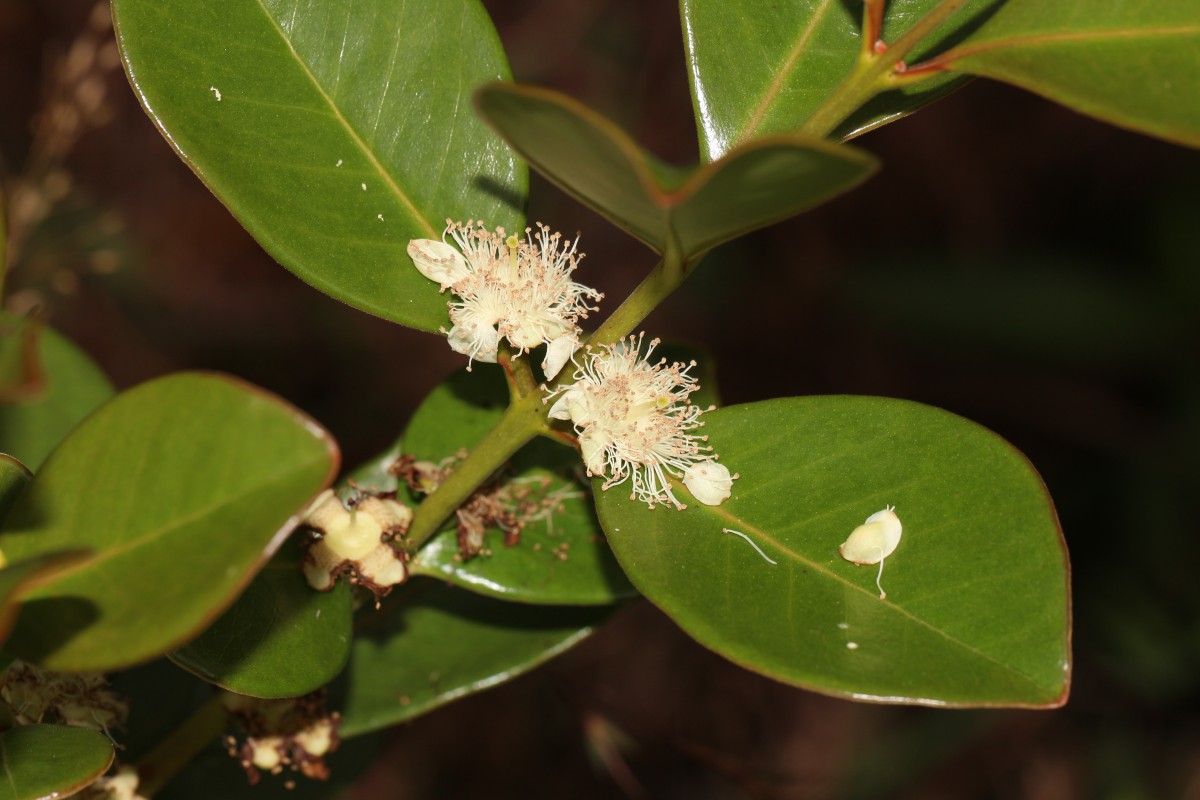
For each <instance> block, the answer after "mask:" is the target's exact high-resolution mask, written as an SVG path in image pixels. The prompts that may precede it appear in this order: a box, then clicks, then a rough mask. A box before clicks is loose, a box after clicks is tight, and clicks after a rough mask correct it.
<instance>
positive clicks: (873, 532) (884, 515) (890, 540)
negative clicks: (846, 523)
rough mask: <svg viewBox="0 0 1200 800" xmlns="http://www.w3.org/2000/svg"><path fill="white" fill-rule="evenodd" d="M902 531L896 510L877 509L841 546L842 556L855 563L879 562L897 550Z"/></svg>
mask: <svg viewBox="0 0 1200 800" xmlns="http://www.w3.org/2000/svg"><path fill="white" fill-rule="evenodd" d="M902 532H903V526H902V525H901V524H900V518H899V517H897V516H896V512H895V511H894V510H892V509H890V508H885V509H884V510H883V511H877V512H875V513H874V514H872V515H871V516H869V517H867V521H866V522H865V523H863V524H862V525H859V526H858V527H857V528H855V529H854V530H853V531H852V532H851V533H850V538H848V539H846V541H845V543H844V544H843V545H842V547H841V554H842V558H844V559H846V560H847V561H853V562H854V563H855V564H878V563H879V562H880V561H882V560H883V559H885V558H887V557H888V556H890V555H891V554H892V552H893V551H895V549H896V546H897V545H899V544H900V534H901V533H902Z"/></svg>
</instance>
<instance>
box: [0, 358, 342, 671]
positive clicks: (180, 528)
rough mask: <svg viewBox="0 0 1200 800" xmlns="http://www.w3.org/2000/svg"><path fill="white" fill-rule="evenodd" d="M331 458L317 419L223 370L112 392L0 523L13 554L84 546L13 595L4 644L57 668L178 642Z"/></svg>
mask: <svg viewBox="0 0 1200 800" xmlns="http://www.w3.org/2000/svg"><path fill="white" fill-rule="evenodd" d="M337 461H338V454H337V448H336V445H335V444H334V443H333V441H332V440H331V439H330V438H329V436H328V434H327V433H326V432H325V431H324V430H322V429H321V428H320V427H319V426H318V425H317V424H316V423H315V422H313V421H312V420H311V419H309V418H307V417H305V416H304V415H302V414H301V413H300V412H299V411H297V410H296V409H294V408H292V407H290V406H288V405H286V404H284V403H283V402H282V401H280V400H278V399H277V398H275V397H272V396H270V395H267V394H266V393H265V392H262V391H261V390H257V389H253V388H251V387H249V386H246V385H244V384H241V383H239V382H237V381H234V380H232V379H229V378H225V377H221V376H216V375H202V374H187V373H183V374H178V375H173V376H169V377H166V378H162V379H159V380H156V381H151V382H149V383H146V384H143V385H141V386H139V387H137V388H135V389H132V390H130V391H128V392H125V393H123V394H122V395H120V396H119V397H117V398H116V399H114V400H113V401H112V402H110V403H108V404H107V405H105V406H103V407H102V408H101V409H100V410H98V411H97V412H96V413H94V414H92V415H91V416H90V417H88V419H87V420H86V421H84V423H83V424H81V425H80V426H79V427H78V428H76V429H75V431H74V432H72V433H71V435H70V436H68V437H67V439H66V440H64V441H63V443H62V444H61V445H60V446H59V447H58V448H57V449H56V450H55V451H54V453H53V454H52V455H51V457H50V458H49V460H47V462H46V464H45V466H44V467H43V468H42V469H41V470H40V471H39V472H38V474H37V475H36V476H35V477H34V479H33V481H32V482H31V483H30V484H29V487H28V488H27V489H26V490H25V491H24V492H22V493H21V496H20V497H19V498H18V500H17V502H16V504H15V505H14V506H13V508H12V510H11V511H10V512H9V514H8V516H7V518H6V519H5V520H4V524H3V527H2V528H0V550H2V551H3V552H4V554H5V556H7V557H8V558H9V559H11V560H17V559H26V558H33V557H35V556H38V555H42V554H45V553H51V552H55V551H58V550H62V549H66V548H78V547H85V548H89V549H91V550H93V551H94V552H93V554H92V555H91V556H89V557H87V558H85V559H84V560H82V561H80V562H78V563H77V564H75V565H73V566H72V567H70V568H69V569H68V570H66V571H65V572H64V573H62V574H59V575H56V576H55V577H54V578H53V579H52V580H49V581H46V582H43V583H40V584H39V585H38V586H37V587H36V588H34V589H32V590H31V591H30V592H28V593H27V594H25V595H24V596H23V597H22V599H23V601H24V603H25V605H24V608H23V609H22V612H21V615H20V617H19V619H18V621H17V625H16V628H15V630H14V631H13V634H12V637H11V638H10V639H9V641H8V643H7V645H6V647H7V648H8V649H9V650H10V651H11V652H12V653H14V654H15V655H17V656H19V657H22V658H25V659H27V660H30V661H35V662H38V663H41V664H43V665H44V666H46V667H49V668H50V669H59V670H68V671H84V670H97V671H104V670H112V669H116V668H119V667H124V666H128V665H130V664H135V663H137V662H139V661H144V660H146V659H149V658H152V657H153V656H156V655H159V654H161V653H163V652H166V651H168V650H171V649H173V648H175V647H178V646H179V645H180V644H182V643H183V642H184V641H186V640H188V639H190V638H191V637H192V636H194V635H195V634H196V633H197V632H198V631H200V630H202V629H203V628H205V627H207V626H208V625H209V624H210V623H211V622H212V620H213V619H214V618H216V617H217V616H218V615H219V614H220V613H221V611H223V610H224V609H225V608H226V607H227V606H228V605H229V604H230V603H231V602H232V601H233V600H234V599H235V598H236V597H237V595H238V593H239V592H240V591H241V590H242V589H243V588H244V587H245V585H246V584H247V582H249V580H250V579H251V578H252V577H253V576H254V574H255V573H256V572H257V571H258V569H259V568H260V567H261V566H262V564H263V563H264V562H265V561H266V560H267V559H268V558H269V557H270V556H271V554H272V553H274V552H275V550H276V548H278V547H279V544H280V543H281V542H282V541H283V540H284V538H286V536H287V534H288V533H289V532H290V531H291V529H292V527H293V526H294V525H295V523H296V518H295V516H294V515H295V513H296V512H297V510H298V509H300V508H302V507H303V506H304V505H305V503H306V502H308V501H309V500H310V499H311V498H312V497H313V496H314V495H315V494H316V493H317V492H318V491H319V490H320V489H321V487H322V486H324V485H326V484H327V483H328V482H329V480H330V479H331V478H332V475H333V472H334V471H335V470H336V467H337Z"/></svg>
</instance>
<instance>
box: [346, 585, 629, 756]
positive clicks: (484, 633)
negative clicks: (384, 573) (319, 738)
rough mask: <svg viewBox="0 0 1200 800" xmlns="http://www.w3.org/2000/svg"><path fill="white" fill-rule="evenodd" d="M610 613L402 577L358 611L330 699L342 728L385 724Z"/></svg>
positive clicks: (550, 653) (575, 635)
mask: <svg viewBox="0 0 1200 800" xmlns="http://www.w3.org/2000/svg"><path fill="white" fill-rule="evenodd" d="M611 613H612V611H611V609H609V608H578V607H565V606H532V605H525V604H521V603H504V602H500V601H497V600H492V599H490V598H486V597H481V596H479V595H476V594H472V593H471V592H464V591H462V590H461V589H457V588H455V587H453V586H444V585H439V584H436V583H433V582H431V581H426V580H420V581H415V582H413V583H411V584H408V585H407V586H406V587H405V588H404V589H403V590H401V591H400V592H398V593H397V595H396V596H395V597H394V599H393V600H392V601H391V602H389V603H388V604H387V605H385V606H384V608H383V610H382V611H380V612H378V613H376V614H373V615H369V616H366V617H364V618H363V623H364V624H363V626H362V628H361V629H360V630H359V631H358V632H357V634H358V635H357V636H355V639H354V651H353V653H352V655H351V656H350V666H349V667H348V668H347V670H346V683H345V684H344V686H343V691H344V695H343V696H342V697H341V698H340V706H341V708H342V728H341V732H342V735H343V736H347V737H349V736H358V735H360V734H363V733H367V732H369V731H373V730H377V729H379V728H384V727H387V726H388V725H395V724H397V723H399V722H403V721H404V720H407V719H412V718H413V717H416V716H418V715H420V714H424V713H425V712H427V711H432V710H433V709H435V708H437V707H438V706H442V705H445V704H446V703H449V702H450V701H452V700H457V699H458V698H460V697H463V696H465V695H468V694H472V693H474V692H478V691H482V690H483V689H487V688H490V687H492V686H495V685H497V684H500V683H504V682H505V681H508V680H511V679H513V678H515V677H517V676H518V675H520V674H522V673H524V672H528V671H529V670H531V669H533V668H534V667H536V666H537V665H539V664H541V663H542V662H544V661H548V660H549V659H551V658H553V657H554V656H556V655H558V654H559V653H561V652H563V651H565V650H567V649H568V648H570V647H572V646H573V645H575V644H577V643H578V642H580V641H581V640H583V639H584V638H585V637H586V636H588V635H589V634H590V633H591V632H592V629H593V627H594V626H596V625H598V624H599V623H600V622H602V621H603V620H604V619H605V618H607V616H608V615H609V614H611ZM335 693H336V692H335ZM335 704H337V702H336V701H335Z"/></svg>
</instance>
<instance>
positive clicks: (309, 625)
mask: <svg viewBox="0 0 1200 800" xmlns="http://www.w3.org/2000/svg"><path fill="white" fill-rule="evenodd" d="M302 558H303V551H302V550H301V549H300V546H299V544H298V543H297V542H292V543H289V544H286V545H284V547H283V548H281V549H280V551H279V552H278V553H276V554H275V557H274V558H272V559H271V561H270V562H269V563H268V564H267V565H266V566H265V567H263V570H262V572H260V573H258V575H257V576H256V577H255V578H254V580H253V581H251V582H250V585H249V586H248V587H246V591H245V592H243V593H242V596H241V597H239V598H238V599H237V602H236V603H234V604H233V605H232V606H230V608H229V609H228V610H227V611H226V612H225V613H224V614H222V615H221V617H220V618H219V619H218V620H217V621H216V622H214V623H213V624H212V627H210V628H209V629H208V630H206V631H205V632H204V633H202V634H200V636H199V637H197V638H196V639H193V640H192V641H191V642H189V643H188V644H187V645H185V646H184V647H182V648H181V649H179V650H176V651H175V652H174V653H172V654H171V660H172V661H174V662H175V663H176V664H178V665H179V666H181V667H183V668H184V669H187V670H189V671H191V672H193V673H195V674H196V675H198V676H199V677H201V678H203V679H204V680H206V681H209V682H211V683H215V684H217V685H218V686H221V687H223V688H225V689H228V690H230V691H231V692H237V693H238V694H248V695H251V696H253V697H299V696H300V695H303V694H308V693H309V692H312V691H315V690H317V689H320V688H321V687H322V686H324V685H325V684H327V683H329V682H330V681H332V680H333V679H334V678H336V677H337V676H338V673H339V672H341V671H342V667H344V666H345V664H346V659H347V658H349V657H350V638H351V635H352V631H351V599H352V598H351V592H350V585H349V584H348V583H346V582H345V581H339V582H338V583H337V584H336V585H335V586H334V588H333V589H331V590H330V591H328V592H317V591H313V589H312V588H310V587H309V585H308V582H307V581H305V580H304V576H303V574H301V572H300V561H301V559H302Z"/></svg>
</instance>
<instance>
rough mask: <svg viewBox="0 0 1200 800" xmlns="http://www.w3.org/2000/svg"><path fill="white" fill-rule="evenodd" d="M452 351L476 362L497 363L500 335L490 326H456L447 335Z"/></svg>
mask: <svg viewBox="0 0 1200 800" xmlns="http://www.w3.org/2000/svg"><path fill="white" fill-rule="evenodd" d="M447 340H448V341H449V342H450V349H452V350H454V352H456V353H462V354H463V355H464V356H468V357H469V358H473V359H475V360H476V361H486V362H487V363H489V364H494V363H496V350H497V349H498V348H499V347H500V334H499V332H497V330H496V329H495V328H493V327H491V326H490V325H475V326H473V327H469V326H466V325H455V326H454V327H453V328H451V329H450V333H449V334H448V335H447Z"/></svg>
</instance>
